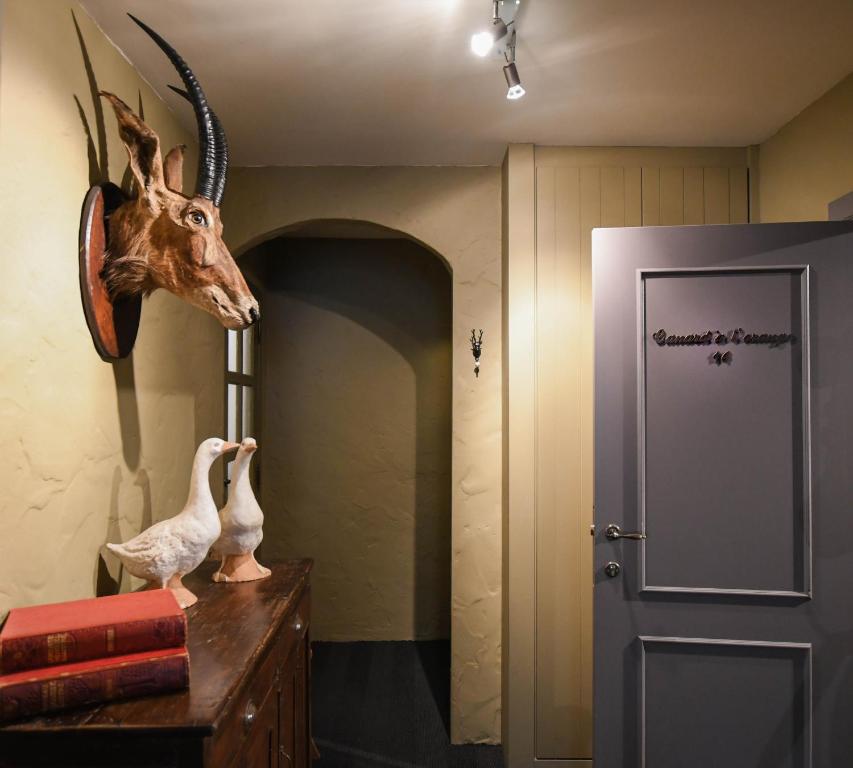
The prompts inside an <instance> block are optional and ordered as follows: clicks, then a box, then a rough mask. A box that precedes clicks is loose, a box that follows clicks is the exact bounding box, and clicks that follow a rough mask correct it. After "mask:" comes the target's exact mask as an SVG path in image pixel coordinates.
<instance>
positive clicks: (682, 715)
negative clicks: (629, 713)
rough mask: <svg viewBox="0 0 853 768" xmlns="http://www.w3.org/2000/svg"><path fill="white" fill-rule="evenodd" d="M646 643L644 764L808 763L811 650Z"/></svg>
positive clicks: (790, 767) (792, 767) (688, 641)
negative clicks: (709, 725) (711, 725)
mask: <svg viewBox="0 0 853 768" xmlns="http://www.w3.org/2000/svg"><path fill="white" fill-rule="evenodd" d="M641 643H642V653H643V658H642V678H643V679H642V684H643V701H642V706H643V711H642V712H641V716H642V717H643V719H644V722H643V727H642V733H641V737H642V739H643V740H644V744H641V746H642V747H644V749H643V752H644V753H645V765H646V766H649V768H651V767H652V766H660V765H680V766H691V768H704V767H705V766H708V768H710V767H711V766H768V767H769V766H773V768H806V766H808V765H809V763H808V754H809V749H808V747H809V746H810V738H811V695H810V693H811V672H810V662H811V653H810V651H811V648H810V646H808V645H784V644H768V643H728V642H726V641H709V640H701V639H696V638H679V639H673V638H657V637H643V638H641ZM711 723H712V724H713V727H708V724H711Z"/></svg>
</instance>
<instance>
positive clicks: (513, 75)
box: [504, 61, 526, 101]
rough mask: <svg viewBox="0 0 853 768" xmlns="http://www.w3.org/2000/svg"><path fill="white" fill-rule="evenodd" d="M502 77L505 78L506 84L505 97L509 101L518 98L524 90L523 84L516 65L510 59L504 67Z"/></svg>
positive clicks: (522, 94)
mask: <svg viewBox="0 0 853 768" xmlns="http://www.w3.org/2000/svg"><path fill="white" fill-rule="evenodd" d="M504 77H505V78H506V84H507V86H508V87H507V92H506V97H507V98H508V99H509V100H510V101H515V100H516V99H520V98H521V97H522V96H524V94H525V93H526V91H525V90H524V86H523V85H522V84H521V78H520V77H519V75H518V67H516V66H515V62H514V61H511V62H510V63H509V64H507V65H506V66H505V67H504Z"/></svg>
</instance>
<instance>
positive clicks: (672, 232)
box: [593, 190, 853, 768]
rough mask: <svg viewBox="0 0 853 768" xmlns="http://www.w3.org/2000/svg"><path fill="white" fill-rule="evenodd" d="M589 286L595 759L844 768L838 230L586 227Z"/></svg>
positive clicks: (616, 765)
mask: <svg viewBox="0 0 853 768" xmlns="http://www.w3.org/2000/svg"><path fill="white" fill-rule="evenodd" d="M706 191H707V190H706ZM715 204H718V205H719V206H721V205H722V200H719V201H717V203H715ZM593 296H594V316H595V344H596V347H595V518H596V535H595V554H594V563H595V565H594V578H595V590H594V591H595V616H594V631H595V665H594V666H595V733H594V760H595V764H596V768H631V767H632V766H644V767H645V768H682V767H683V766H686V765H689V766H691V768H705V767H706V766H707V768H711V766H723V765H724V766H738V768H770V767H771V766H772V767H773V768H777V767H778V766H785V767H786V768H787V767H789V766H790V768H800V766H809V768H835V767H836V766H840V765H846V764H848V763H849V756H850V754H853V729H851V728H850V727H849V722H850V721H851V717H853V668H851V667H850V665H849V663H848V661H847V660H848V658H849V654H850V652H851V648H853V611H851V610H850V605H849V603H850V601H849V597H848V595H847V592H848V585H849V584H851V583H853V514H850V508H851V503H853V479H851V478H853V474H852V473H851V472H850V467H851V466H853V438H851V434H853V429H851V427H853V405H851V397H850V393H851V392H853V361H851V358H850V355H849V345H850V341H849V340H850V339H851V338H853V312H851V311H850V297H851V296H853V225H851V224H850V223H837V224H836V223H806V224H774V225H744V226H714V227H660V228H646V229H618V230H616V229H610V230H597V231H596V232H594V233H593ZM739 328H743V329H744V332H743V334H741V335H740V337H739V338H738V339H733V338H732V336H731V335H730V332H731V331H732V330H734V329H739ZM661 330H665V331H666V333H665V334H663V335H659V336H658V340H656V339H655V337H654V335H653V334H655V333H657V332H658V331H661ZM708 331H711V332H712V333H711V338H710V341H709V340H708V339H706V338H705V336H706V334H707V332H708ZM717 331H719V332H720V333H719V334H717V333H716V332H717ZM747 334H750V335H757V336H758V338H757V339H756V338H754V337H753V338H750V340H749V341H747V340H746V335H747ZM762 334H764V336H762ZM766 334H776V335H778V334H791V335H792V338H790V339H787V338H785V339H784V340H782V339H781V337H779V338H776V339H771V338H770V337H768V336H766ZM670 336H672V337H674V340H673V341H672V343H668V340H669V337H670ZM718 336H719V339H718ZM678 337H681V338H680V339H679V338H678ZM661 339H662V340H663V343H659V342H660V340H661ZM717 353H720V355H721V357H720V359H715V357H714V356H715V355H716V354H717ZM725 353H730V355H729V356H728V357H726V358H725V359H722V356H723V355H725ZM611 523H614V524H617V525H619V526H620V527H621V530H622V531H623V532H638V533H640V534H642V535H645V536H646V538H645V539H640V538H638V539H626V538H608V537H607V536H606V535H605V529H606V528H607V526H608V525H609V524H611ZM608 563H618V564H619V566H620V568H619V569H618V573H617V572H616V570H615V569H613V568H612V567H611V569H610V573H611V574H615V575H612V576H611V575H608V571H607V570H606V566H607V565H608Z"/></svg>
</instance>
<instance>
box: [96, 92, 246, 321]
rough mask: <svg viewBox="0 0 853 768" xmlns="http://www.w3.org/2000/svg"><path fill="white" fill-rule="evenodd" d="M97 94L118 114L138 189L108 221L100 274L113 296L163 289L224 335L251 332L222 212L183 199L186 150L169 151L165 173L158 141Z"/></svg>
mask: <svg viewBox="0 0 853 768" xmlns="http://www.w3.org/2000/svg"><path fill="white" fill-rule="evenodd" d="M101 95H102V96H104V97H105V98H106V99H108V100H109V101H110V103H111V104H112V106H113V110H114V111H115V114H116V119H117V120H118V125H119V135H120V136H121V140H122V142H123V143H124V145H125V147H126V148H127V153H128V156H129V158H130V168H131V171H132V172H133V176H134V178H135V180H136V186H137V190H138V193H137V196H136V197H135V198H133V199H131V200H128V201H127V202H125V203H124V204H123V205H121V206H120V207H119V208H118V209H117V210H116V211H115V212H114V213H113V215H112V216H111V217H110V250H109V253H108V254H107V256H106V259H105V263H104V268H103V270H102V272H101V278H102V279H103V281H104V283H105V284H106V287H107V291H108V292H109V295H110V297H111V298H112V299H113V300H115V299H118V298H121V297H126V296H135V295H147V294H149V293H151V292H152V291H154V290H156V289H157V288H165V289H166V290H167V291H169V292H170V293H173V294H175V295H176V296H179V297H180V298H182V299H185V300H186V301H188V302H190V303H191V304H194V305H195V306H197V307H200V308H201V309H204V310H205V311H207V312H210V314H212V315H213V316H214V317H216V318H217V319H219V321H220V322H221V323H222V324H223V325H224V326H225V327H226V328H245V327H247V326H248V325H251V324H252V322H254V320H255V319H256V318H257V317H258V302H257V301H256V300H255V298H254V296H252V293H251V292H250V291H249V288H248V286H247V285H246V281H245V280H244V279H243V275H242V273H241V272H240V270H239V268H238V267H237V265H236V263H235V262H234V259H233V258H232V257H231V254H230V253H229V252H228V248H227V247H226V245H225V243H224V242H223V241H222V222H221V220H220V218H219V209H218V208H216V207H215V206H214V205H213V203H212V202H211V201H210V200H208V199H206V198H203V197H199V196H195V197H187V196H186V195H184V194H182V193H181V188H182V174H183V151H184V147H183V146H182V145H181V146H178V147H175V148H174V149H173V150H172V151H171V152H169V154H168V155H167V157H166V162H165V167H164V162H163V159H162V156H161V154H160V139H159V138H158V136H157V134H156V133H154V131H152V130H151V129H150V128H149V127H148V126H147V125H146V124H145V123H144V122H143V121H142V120H140V119H139V117H137V116H136V115H135V114H134V113H133V111H132V110H131V109H130V108H129V107H128V106H127V105H126V104H125V103H124V102H123V101H122V100H121V99H119V98H118V97H117V96H114V95H113V94H111V93H106V92H101Z"/></svg>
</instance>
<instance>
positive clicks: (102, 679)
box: [0, 589, 189, 721]
mask: <svg viewBox="0 0 853 768" xmlns="http://www.w3.org/2000/svg"><path fill="white" fill-rule="evenodd" d="M186 642H187V618H186V616H185V614H184V612H183V610H182V609H181V607H180V606H179V605H178V602H177V600H176V599H175V596H174V595H173V594H172V591H171V590H169V589H157V590H150V591H145V592H131V593H129V594H126V595H114V596H112V597H96V598H92V599H89V600H74V601H71V602H67V603H56V604H54V605H37V606H34V607H31V608H15V609H13V610H12V611H10V612H9V617H8V618H7V619H6V623H5V625H4V626H3V629H2V631H0V721H8V720H17V719H18V718H22V717H30V716H32V715H38V714H42V713H44V712H52V711H55V710H59V709H66V708H69V707H78V706H83V705H89V704H97V703H99V702H104V701H110V700H112V699H122V698H129V697H132V696H144V695H148V694H153V693H162V692H164V691H173V690H178V689H181V688H186V687H187V686H188V685H189V655H188V654H187V647H186Z"/></svg>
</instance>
